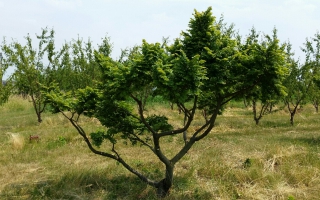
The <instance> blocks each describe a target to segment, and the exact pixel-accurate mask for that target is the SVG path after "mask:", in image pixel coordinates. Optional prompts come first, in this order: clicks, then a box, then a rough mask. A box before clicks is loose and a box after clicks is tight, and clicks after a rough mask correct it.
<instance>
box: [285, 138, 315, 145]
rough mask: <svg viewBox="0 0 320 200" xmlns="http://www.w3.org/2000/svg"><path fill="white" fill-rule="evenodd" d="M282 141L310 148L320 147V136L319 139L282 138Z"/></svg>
mask: <svg viewBox="0 0 320 200" xmlns="http://www.w3.org/2000/svg"><path fill="white" fill-rule="evenodd" d="M280 141H282V142H287V143H292V144H302V145H308V146H319V145H320V136H319V137H314V136H310V137H295V138H292V137H281V138H280Z"/></svg>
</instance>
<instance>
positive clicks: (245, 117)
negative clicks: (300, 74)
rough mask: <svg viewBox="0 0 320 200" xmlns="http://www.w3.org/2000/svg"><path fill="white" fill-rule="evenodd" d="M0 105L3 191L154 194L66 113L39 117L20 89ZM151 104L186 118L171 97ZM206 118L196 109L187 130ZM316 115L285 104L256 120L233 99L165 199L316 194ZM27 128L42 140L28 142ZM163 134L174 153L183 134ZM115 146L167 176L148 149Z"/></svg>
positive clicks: (319, 163)
mask: <svg viewBox="0 0 320 200" xmlns="http://www.w3.org/2000/svg"><path fill="white" fill-rule="evenodd" d="M0 111H1V113H2V115H1V117H0V118H1V119H0V131H1V132H0V139H1V141H2V142H1V143H0V163H1V164H0V182H1V183H5V184H0V199H156V195H155V190H154V189H153V188H151V187H150V186H147V185H146V184H145V183H142V182H141V181H140V180H139V179H137V178H136V177H135V176H133V175H132V174H130V173H129V172H128V171H127V170H125V169H124V168H123V167H122V166H120V165H119V164H117V163H116V162H114V161H112V160H110V159H106V158H103V157H101V156H97V155H93V154H92V153H91V152H90V151H89V150H88V149H87V147H86V144H85V143H84V142H83V140H82V138H81V137H80V136H79V135H78V134H77V133H76V131H75V130H74V128H73V127H72V126H71V125H70V124H69V123H68V121H67V120H65V119H64V118H63V117H62V116H61V115H52V114H49V113H46V114H45V115H44V119H43V123H41V124H40V125H39V124H38V123H37V122H36V117H35V114H34V113H33V110H32V107H31V104H30V103H29V102H28V101H26V100H23V99H21V98H18V97H14V98H11V99H10V101H9V103H8V104H6V105H4V106H3V107H1V108H0ZM148 112H149V113H148V114H150V115H152V114H159V113H160V114H163V115H169V121H170V122H174V123H173V125H174V126H175V127H179V126H181V125H182V116H181V115H179V113H178V111H177V110H174V111H171V110H170V107H169V105H163V104H161V103H154V104H153V106H152V107H150V108H148ZM172 113H173V114H172ZM198 117H199V116H198ZM177 120H180V121H179V122H177ZM202 122H203V120H202V118H200V117H199V119H197V120H196V121H195V122H194V124H193V126H192V127H191V129H190V130H189V133H191V132H192V130H195V129H197V127H198V126H199V125H200V124H201V123H202ZM319 122H320V118H319V114H316V113H314V110H313V108H312V107H311V106H305V107H304V110H303V112H300V113H298V115H297V116H296V125H295V126H293V127H292V126H290V124H289V115H288V113H287V112H285V111H281V112H277V113H273V114H272V115H268V116H265V117H264V118H263V119H262V120H261V124H260V125H259V126H256V125H255V124H254V121H253V118H252V116H251V111H250V110H249V109H247V108H243V107H242V105H241V103H232V105H230V107H229V108H227V109H226V110H225V112H224V114H223V115H222V116H219V117H218V120H217V123H216V127H215V128H214V129H213V131H212V133H211V134H210V135H209V136H208V137H207V138H205V139H204V140H203V141H201V142H198V143H196V144H195V146H194V147H193V148H192V149H191V150H190V151H189V152H188V154H187V155H186V156H185V157H184V158H183V159H182V160H181V162H179V163H178V164H177V165H176V168H175V179H174V186H173V188H172V190H171V194H170V196H168V197H167V198H166V199H170V200H171V199H257V200H258V199H285V200H286V199H289V197H290V198H291V199H319V198H320V135H319V132H318V130H319V129H320V123H319ZM82 124H83V125H84V128H85V129H86V130H87V131H88V133H89V132H90V131H94V130H95V129H96V128H98V127H100V123H99V122H98V121H97V120H96V119H87V118H83V120H82ZM30 135H39V136H40V141H39V142H36V141H32V142H29V136H30ZM162 142H163V144H162V147H163V149H165V152H166V154H167V155H169V157H170V155H171V156H172V155H174V154H175V153H177V151H178V150H179V148H181V147H182V146H183V139H182V137H181V136H176V137H173V136H171V137H168V138H166V139H164V140H162ZM116 148H117V150H119V152H120V153H121V155H122V156H123V157H124V158H125V159H126V160H127V161H128V163H130V164H131V165H132V166H134V167H135V168H137V169H138V170H139V171H141V172H143V173H144V174H146V175H147V176H149V177H150V178H155V179H161V178H162V177H163V169H164V168H163V165H162V164H161V163H160V162H159V161H158V160H157V158H156V157H155V156H154V155H153V154H152V153H151V152H150V151H148V149H146V148H144V147H140V146H134V147H132V146H131V145H125V144H123V143H122V142H121V141H119V142H118V144H117V146H116ZM100 150H106V151H108V150H110V145H108V144H104V145H102V146H101V148H100Z"/></svg>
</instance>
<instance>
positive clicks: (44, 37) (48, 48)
mask: <svg viewBox="0 0 320 200" xmlns="http://www.w3.org/2000/svg"><path fill="white" fill-rule="evenodd" d="M37 39H38V40H39V46H38V49H34V48H33V44H32V39H31V37H30V35H28V36H27V37H26V45H22V44H20V43H19V42H17V41H12V43H11V44H9V45H8V44H4V45H3V51H4V54H5V55H6V57H7V63H8V64H10V66H14V67H16V71H15V72H14V74H13V81H14V87H15V90H16V92H18V93H19V94H24V95H26V96H28V97H29V98H30V100H31V102H32V104H33V107H34V110H35V112H36V115H37V119H38V122H39V123H40V122H41V121H42V118H41V114H42V113H43V111H44V110H45V107H46V104H45V103H44V101H43V95H42V94H41V90H40V89H41V86H40V84H43V85H47V84H49V83H50V82H51V79H50V77H48V76H47V75H48V74H47V73H46V72H47V71H48V69H49V67H50V65H51V63H52V59H53V56H54V54H55V53H54V31H53V30H50V31H49V30H48V29H43V30H42V34H41V35H40V36H37ZM45 55H47V58H48V60H47V61H45V60H44V56H45Z"/></svg>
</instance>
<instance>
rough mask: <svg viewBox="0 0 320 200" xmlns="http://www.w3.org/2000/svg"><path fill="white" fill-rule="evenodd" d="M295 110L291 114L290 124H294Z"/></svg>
mask: <svg viewBox="0 0 320 200" xmlns="http://www.w3.org/2000/svg"><path fill="white" fill-rule="evenodd" d="M294 114H295V113H294V112H292V113H291V114H290V124H291V125H292V126H293V118H294Z"/></svg>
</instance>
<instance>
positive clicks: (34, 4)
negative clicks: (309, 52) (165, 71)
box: [0, 0, 320, 74]
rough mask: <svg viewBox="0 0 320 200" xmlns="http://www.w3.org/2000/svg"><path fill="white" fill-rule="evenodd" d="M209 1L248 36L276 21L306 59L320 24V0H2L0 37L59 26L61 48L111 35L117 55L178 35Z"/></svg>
mask: <svg viewBox="0 0 320 200" xmlns="http://www.w3.org/2000/svg"><path fill="white" fill-rule="evenodd" d="M209 6H211V7H212V12H213V15H214V16H216V17H217V19H219V18H220V17H221V16H222V15H223V16H224V21H225V22H226V23H227V24H232V23H233V24H234V25H235V29H236V30H238V31H239V33H240V35H242V36H246V35H248V34H249V31H250V29H251V28H252V27H253V26H254V27H255V28H256V30H257V31H260V32H262V33H265V34H272V30H273V28H274V27H276V28H277V30H278V37H279V39H280V41H281V42H286V41H290V43H291V44H292V46H293V50H294V52H295V57H296V58H300V59H301V60H303V59H304V54H303V53H302V51H301V50H300V47H302V46H303V44H304V42H305V41H306V38H310V37H313V36H314V35H315V34H316V33H317V32H318V31H319V30H320V0H91V1H89V0H0V39H1V41H2V40H3V38H4V37H6V40H7V41H8V42H10V41H11V40H12V39H14V40H17V41H19V42H21V43H23V42H25V39H24V37H25V36H27V34H30V36H31V37H32V38H34V39H35V34H40V33H41V29H42V28H45V27H48V28H49V29H51V28H53V29H54V30H55V42H56V45H57V48H60V47H61V46H62V44H63V43H64V42H65V41H67V42H69V41H71V40H72V39H77V38H78V37H80V38H83V39H84V40H85V41H87V40H88V39H89V38H90V40H91V41H92V42H93V44H95V45H97V44H101V42H102V38H103V37H105V36H108V37H110V40H111V42H112V43H113V53H112V57H113V58H117V57H119V55H120V52H121V49H125V48H130V47H133V46H134V45H140V44H141V42H142V39H146V41H147V42H150V43H151V42H161V41H162V38H163V37H169V39H170V40H171V41H173V39H175V38H177V37H179V36H180V33H181V31H185V30H187V29H188V23H189V20H190V18H192V14H193V13H194V10H195V9H196V10H197V11H205V10H206V9H207V8H208V7H209ZM8 73H10V71H9V72H8ZM8 73H7V74H8Z"/></svg>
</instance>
